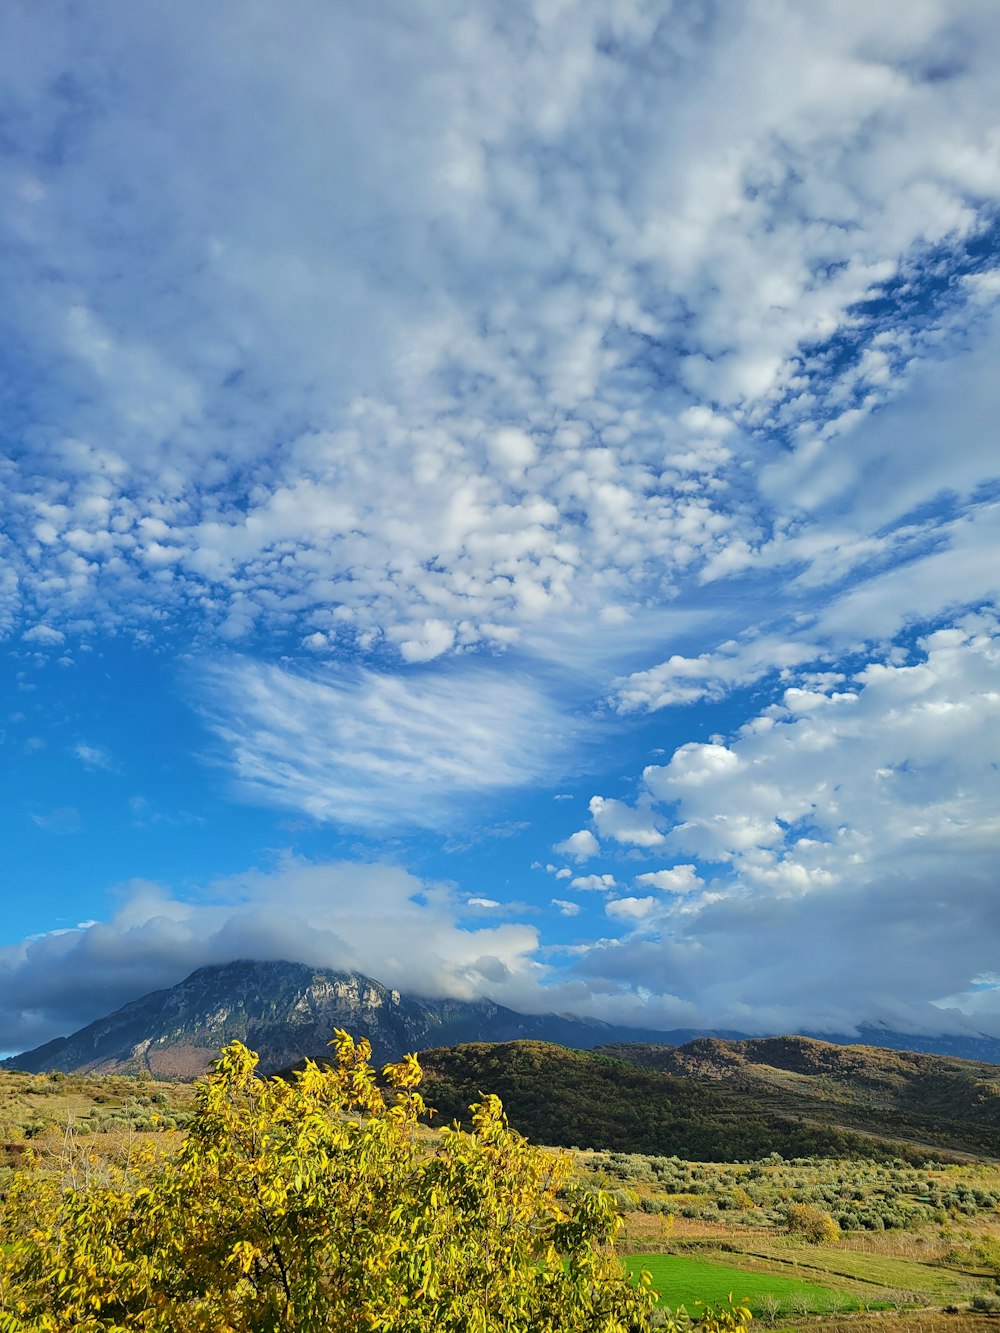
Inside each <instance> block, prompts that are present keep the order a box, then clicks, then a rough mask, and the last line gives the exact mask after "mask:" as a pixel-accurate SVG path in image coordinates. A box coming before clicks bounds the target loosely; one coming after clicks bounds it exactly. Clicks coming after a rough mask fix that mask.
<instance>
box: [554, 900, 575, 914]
mask: <svg viewBox="0 0 1000 1333" xmlns="http://www.w3.org/2000/svg"><path fill="white" fill-rule="evenodd" d="M552 906H553V907H557V908H558V909H559V914H560V916H579V915H580V904H579V903H574V902H569V901H568V900H567V899H565V898H553V899H552Z"/></svg>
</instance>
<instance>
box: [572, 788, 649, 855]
mask: <svg viewBox="0 0 1000 1333" xmlns="http://www.w3.org/2000/svg"><path fill="white" fill-rule="evenodd" d="M589 809H590V815H591V818H592V819H593V821H594V824H595V825H596V827H597V831H598V833H599V834H600V835H601V837H602V838H611V839H613V840H614V841H615V842H623V843H626V844H628V845H629V846H632V847H658V846H659V845H660V844H661V843H662V842H663V841H664V836H663V833H662V832H661V830H660V827H659V824H660V820H659V816H658V815H656V814H655V813H654V812H653V811H652V810H650V809H649V808H648V806H639V807H638V808H636V807H633V806H630V805H627V804H626V803H625V802H624V801H615V800H611V799H610V798H608V797H605V796H592V797H591V798H590V806H589Z"/></svg>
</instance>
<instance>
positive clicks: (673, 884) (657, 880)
mask: <svg viewBox="0 0 1000 1333" xmlns="http://www.w3.org/2000/svg"><path fill="white" fill-rule="evenodd" d="M635 882H636V884H638V885H639V886H640V887H641V888H648V889H662V890H663V891H664V893H692V892H693V891H694V890H695V889H702V888H704V887H705V882H704V880H702V879H700V878H699V876H698V873H697V871H696V870H695V867H694V866H693V865H679V866H671V868H670V869H669V870H651V871H648V872H647V873H646V874H644V875H636V877H635Z"/></svg>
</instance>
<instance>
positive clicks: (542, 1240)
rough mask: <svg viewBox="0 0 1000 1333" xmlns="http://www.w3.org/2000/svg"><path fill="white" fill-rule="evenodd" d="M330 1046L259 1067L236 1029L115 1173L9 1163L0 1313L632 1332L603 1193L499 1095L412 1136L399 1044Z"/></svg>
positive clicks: (17, 1326) (38, 1318)
mask: <svg viewBox="0 0 1000 1333" xmlns="http://www.w3.org/2000/svg"><path fill="white" fill-rule="evenodd" d="M336 1046H337V1064H336V1066H334V1067H330V1068H320V1067H318V1066H317V1065H315V1064H313V1063H311V1062H310V1063H308V1064H307V1066H306V1068H305V1069H304V1070H302V1071H301V1072H300V1073H299V1074H298V1075H297V1076H296V1077H295V1079H294V1080H293V1081H292V1082H284V1081H281V1080H268V1081H265V1080H262V1079H260V1078H258V1077H257V1075H256V1073H255V1067H256V1063H257V1057H256V1056H255V1055H254V1054H253V1053H252V1052H251V1051H248V1050H247V1049H246V1047H244V1046H242V1045H240V1044H239V1043H236V1044H234V1045H232V1046H228V1047H226V1048H225V1050H224V1051H223V1052H222V1056H221V1058H220V1059H219V1061H218V1062H217V1063H216V1065H215V1067H214V1069H213V1072H212V1073H211V1074H210V1075H209V1077H208V1078H207V1079H206V1080H205V1081H204V1082H203V1083H201V1084H200V1085H199V1088H198V1091H197V1103H196V1110H195V1114H194V1117H193V1120H192V1122H191V1126H190V1131H189V1133H188V1136H187V1138H186V1139H185V1141H184V1143H183V1144H182V1145H181V1146H180V1148H179V1149H178V1150H177V1151H176V1152H175V1153H174V1154H173V1155H172V1156H170V1157H169V1158H167V1159H166V1160H165V1161H164V1160H162V1159H161V1160H159V1161H156V1160H155V1159H153V1158H152V1157H151V1158H150V1159H149V1160H148V1161H146V1162H141V1161H140V1162H133V1163H131V1164H130V1166H129V1168H128V1169H127V1170H123V1171H121V1172H120V1173H119V1174H118V1177H117V1178H116V1179H114V1180H113V1181H111V1182H105V1183H103V1184H102V1185H101V1186H100V1187H91V1188H88V1189H82V1190H81V1189H67V1188H66V1187H65V1183H64V1181H62V1180H60V1179H58V1178H57V1177H55V1176H53V1175H51V1174H46V1173H44V1172H40V1171H33V1172H32V1171H28V1172H25V1173H23V1174H22V1175H20V1176H19V1177H18V1178H17V1179H16V1181H15V1183H14V1185H13V1186H12V1188H11V1190H10V1192H9V1194H8V1197H7V1200H6V1202H5V1205H4V1214H5V1215H4V1219H3V1220H4V1234H5V1239H6V1240H7V1241H8V1242H9V1244H8V1245H7V1247H6V1250H5V1252H3V1253H0V1330H3V1333H28V1330H31V1331H32V1333H50V1331H51V1333H55V1330H66V1329H75V1330H78V1333H101V1331H105V1333H112V1331H120V1330H132V1329H136V1330H138V1329H146V1330H155V1331H158V1333H168V1331H169V1333H194V1331H195V1330H199V1331H202V1333H208V1331H209V1330H211V1333H265V1331H268V1333H271V1331H274V1333H277V1330H283V1329H295V1330H299V1333H321V1331H322V1333H326V1331H327V1330H330V1331H334V1330H345V1331H346V1330H350V1333H361V1330H393V1333H424V1331H425V1330H462V1333H492V1331H493V1330H501V1329H502V1330H505V1331H506V1330H509V1331H510V1333H529V1330H530V1333H546V1331H548V1333H556V1330H558V1331H559V1333H573V1331H574V1330H579V1331H580V1333H591V1331H593V1333H626V1330H629V1331H640V1330H645V1329H648V1328H649V1326H650V1324H649V1319H650V1310H651V1308H652V1305H653V1301H654V1295H653V1293H651V1291H650V1290H649V1285H648V1284H649V1279H648V1275H646V1276H645V1279H644V1281H643V1282H640V1284H639V1286H638V1288H636V1287H633V1286H632V1285H631V1284H630V1283H629V1282H628V1281H627V1279H626V1278H625V1277H624V1276H623V1274H622V1271H621V1267H620V1265H619V1264H618V1262H617V1260H616V1259H615V1258H614V1256H613V1254H612V1253H611V1252H610V1251H609V1249H608V1248H607V1245H608V1242H609V1241H610V1240H611V1239H612V1238H613V1236H614V1234H615V1232H616V1230H617V1228H618V1226H619V1225H620V1223H619V1221H618V1218H617V1215H616V1212H615V1209H614V1205H613V1203H612V1201H611V1200H610V1198H609V1197H608V1196H607V1195H603V1194H601V1193H597V1192H593V1191H586V1190H582V1189H579V1188H576V1187H573V1186H571V1185H570V1183H569V1173H570V1169H571V1168H570V1163H569V1161H568V1160H567V1159H565V1158H564V1157H562V1156H559V1155H556V1154H551V1153H544V1152H542V1151H540V1150H539V1149H536V1148H533V1147H531V1146H530V1145H529V1144H528V1143H527V1142H526V1141H525V1140H524V1139H523V1138H521V1136H520V1135H518V1134H517V1133H515V1132H514V1131H512V1130H511V1129H510V1128H509V1127H508V1125H507V1123H506V1120H505V1117H504V1115H503V1110H502V1107H501V1105H500V1102H499V1100H498V1099H497V1098H496V1097H493V1096H487V1097H484V1098H483V1099H482V1101H481V1102H479V1103H478V1104H477V1105H476V1106H475V1107H474V1108H473V1111H472V1132H471V1133H464V1132H462V1131H459V1130H457V1129H451V1130H444V1131H443V1132H442V1136H441V1140H440V1145H439V1147H438V1150H437V1151H436V1152H433V1153H431V1152H428V1151H427V1150H426V1148H422V1147H421V1146H420V1145H419V1144H418V1143H417V1141H416V1136H415V1127H416V1124H417V1120H418V1117H419V1116H420V1114H421V1113H422V1112H423V1110H424V1105H423V1101H422V1099H421V1097H420V1094H419V1093H418V1092H417V1090H416V1089H417V1086H418V1085H419V1082H420V1078H421V1073H420V1068H419V1066H418V1064H417V1062H416V1060H415V1059H414V1058H413V1057H412V1056H411V1057H408V1058H407V1059H406V1060H404V1061H402V1062H401V1063H400V1064H397V1065H390V1066H387V1067H386V1069H385V1071H384V1076H385V1078H386V1080H387V1082H388V1084H389V1086H390V1088H391V1089H393V1091H391V1092H390V1093H389V1094H384V1093H383V1092H382V1091H380V1089H379V1087H378V1086H377V1083H376V1079H375V1073H374V1071H373V1069H372V1068H371V1066H370V1064H369V1057H370V1054H371V1052H370V1048H369V1046H368V1043H367V1042H361V1043H359V1044H358V1045H357V1046H356V1045H355V1044H354V1042H353V1041H352V1039H351V1038H350V1037H349V1036H348V1035H347V1034H346V1033H343V1032H338V1034H337V1038H336Z"/></svg>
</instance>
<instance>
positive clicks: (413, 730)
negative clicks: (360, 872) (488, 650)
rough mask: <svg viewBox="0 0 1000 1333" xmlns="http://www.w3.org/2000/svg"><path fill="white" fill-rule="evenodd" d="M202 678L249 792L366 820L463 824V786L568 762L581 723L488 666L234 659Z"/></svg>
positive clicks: (492, 785) (471, 788)
mask: <svg viewBox="0 0 1000 1333" xmlns="http://www.w3.org/2000/svg"><path fill="white" fill-rule="evenodd" d="M196 688H197V689H198V690H199V691H200V692H201V695H202V698H203V700H204V708H205V715H206V717H207V719H208V721H209V724H210V726H211V727H212V729H213V731H214V732H215V734H216V736H217V737H218V739H219V741H220V742H221V747H222V749H221V754H222V762H223V763H224V764H225V765H226V767H227V768H228V769H229V770H230V771H231V773H232V775H233V778H234V779H235V781H236V782H237V783H238V784H239V787H240V789H241V790H242V791H244V792H246V793H247V794H248V795H250V796H252V797H253V798H254V799H257V800H260V801H263V802H265V803H266V804H271V805H279V806H285V807H290V808H292V809H295V810H300V811H302V812H303V813H305V814H308V815H310V816H312V817H313V818H315V819H318V820H323V821H330V822H334V823H338V824H349V825H358V826H362V827H371V828H386V827H388V828H392V827H398V826H400V825H411V826H412V825H416V826H429V827H435V826H438V827H440V826H444V825H454V824H458V823H460V822H461V819H460V816H459V815H457V813H456V807H455V801H456V798H457V797H459V796H462V797H466V798H483V797H486V796H488V795H489V794H490V793H493V792H496V791H499V790H502V789H503V788H505V787H516V786H520V785H523V784H525V783H528V782H533V781H539V780H541V779H543V778H544V777H546V776H548V775H549V774H550V773H558V772H559V770H560V768H561V766H563V765H564V764H566V763H568V761H569V756H570V755H571V753H572V751H573V747H574V745H575V743H576V742H577V741H578V740H579V739H580V737H581V734H582V731H583V725H582V724H581V723H576V722H574V720H573V719H571V718H569V717H567V716H566V715H565V714H564V713H563V711H562V710H561V708H560V707H559V705H558V704H556V703H555V702H554V701H553V700H552V699H550V698H549V697H548V696H547V695H546V694H545V693H544V692H543V691H541V690H540V689H539V688H538V687H537V686H536V685H535V684H534V683H533V682H532V681H530V680H529V679H527V678H519V677H518V676H516V675H514V674H512V673H511V672H509V671H508V672H501V671H499V670H497V669H496V668H494V667H491V666H488V665H472V664H470V665H468V666H463V667H461V668H459V669H456V670H453V671H451V672H449V673H447V674H444V675H440V674H439V675H433V676H432V675H420V674H413V675H408V676H393V675H388V674H380V673H377V672H373V671H366V670H353V671H350V670H337V669H329V670H326V671H319V670H316V669H313V670H312V671H310V672H308V673H307V672H305V671H291V670H286V669H283V668H281V667H277V666H272V665H268V664H265V663H259V662H252V661H249V660H246V659H234V660H229V661H223V662H216V663H214V664H203V666H202V667H201V668H200V670H199V671H198V673H197V676H196Z"/></svg>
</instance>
